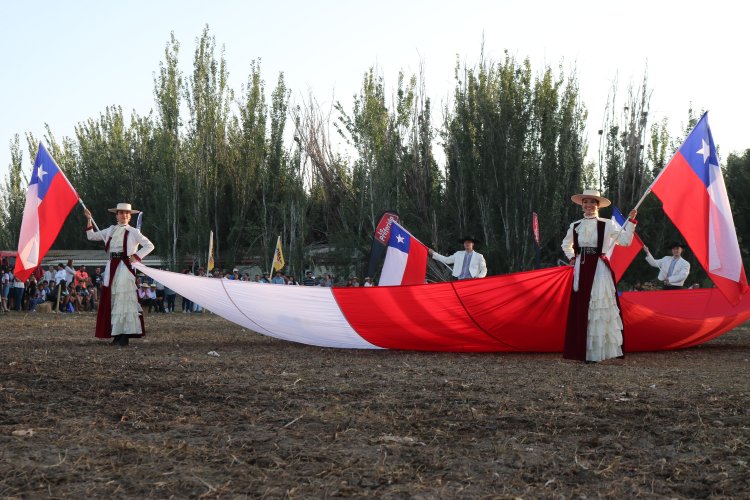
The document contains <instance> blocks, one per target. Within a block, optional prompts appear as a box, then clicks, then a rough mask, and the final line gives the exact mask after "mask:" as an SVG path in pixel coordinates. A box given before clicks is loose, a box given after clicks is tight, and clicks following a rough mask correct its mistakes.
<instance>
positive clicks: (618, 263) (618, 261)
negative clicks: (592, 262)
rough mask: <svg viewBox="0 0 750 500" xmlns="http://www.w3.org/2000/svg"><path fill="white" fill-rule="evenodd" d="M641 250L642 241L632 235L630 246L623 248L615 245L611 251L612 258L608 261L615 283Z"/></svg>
mask: <svg viewBox="0 0 750 500" xmlns="http://www.w3.org/2000/svg"><path fill="white" fill-rule="evenodd" d="M642 248H643V241H641V239H640V238H639V237H638V235H637V234H635V235H633V241H632V242H631V243H630V246H627V247H624V246H621V245H616V246H615V249H614V250H613V251H612V257H610V259H609V265H610V267H611V268H612V271H613V272H614V273H615V281H616V282H619V281H620V278H622V275H623V274H625V271H626V270H627V269H628V267H630V263H631V262H633V259H635V258H636V256H638V252H640V251H641V249H642Z"/></svg>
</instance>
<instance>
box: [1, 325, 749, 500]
mask: <svg viewBox="0 0 750 500" xmlns="http://www.w3.org/2000/svg"><path fill="white" fill-rule="evenodd" d="M186 316H187V315H182V314H175V315H171V316H164V315H158V316H157V315H152V316H149V317H148V318H147V327H149V328H150V334H149V335H148V336H147V337H146V338H145V339H143V340H141V341H134V342H132V343H131V347H130V348H126V349H121V348H115V347H111V346H109V345H107V344H105V343H101V342H98V341H96V340H94V338H93V333H92V332H93V325H94V318H93V316H91V315H82V316H68V315H65V316H59V315H45V314H37V315H10V316H4V317H0V331H1V333H0V497H14V496H15V497H41V496H45V497H46V496H51V497H76V498H84V497H92V496H93V497H113V496H114V497H146V498H148V497H157V498H163V497H170V496H177V497H211V498H214V497H234V496H242V495H247V496H252V497H272V498H275V497H286V496H290V497H300V498H301V497H311V496H314V497H322V496H332V497H350V496H372V495H385V496H389V497H406V496H410V497H411V496H424V497H516V496H521V497H549V496H565V497H578V496H581V495H585V496H586V497H596V496H609V497H616V498H622V497H626V496H627V497H632V496H636V495H640V496H659V497H662V496H663V497H675V496H676V497H709V496H719V497H723V496H736V497H747V496H749V495H750V474H748V463H750V406H749V403H750V386H749V384H748V379H747V377H748V368H749V367H750V337H749V336H748V333H750V332H749V331H748V330H749V328H748V326H747V325H746V326H745V327H743V328H738V329H737V330H735V331H733V332H731V333H730V334H727V335H725V336H724V337H722V338H719V339H717V340H715V341H713V342H711V343H710V344H707V345H705V346H703V347H700V348H695V349H691V350H687V351H677V352H667V353H644V354H633V355H630V356H628V357H627V358H626V359H625V360H618V361H614V362H608V363H604V364H601V365H582V364H577V363H570V362H566V361H563V360H561V359H560V358H559V357H558V356H556V355H541V354H539V355H533V354H532V355H528V354H527V355H501V354H498V355H486V354H477V355H474V354H429V353H412V352H392V351H391V352H364V351H362V352H360V351H343V350H333V349H319V348H314V347H305V346H300V345H295V344H290V343H285V342H281V341H276V340H273V339H267V338H265V337H261V336H259V335H256V334H253V333H250V332H245V331H243V330H242V329H241V328H239V327H237V326H235V325H232V324H230V323H227V322H225V321H224V320H222V319H219V318H216V317H213V316H209V315H198V316H187V317H186ZM209 351H217V352H218V353H219V354H220V356H219V357H213V356H209V355H207V353H208V352H209Z"/></svg>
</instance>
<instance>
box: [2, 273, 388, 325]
mask: <svg viewBox="0 0 750 500" xmlns="http://www.w3.org/2000/svg"><path fill="white" fill-rule="evenodd" d="M182 272H183V273H184V274H196V275H197V276H204V277H210V278H223V279H226V280H236V281H251V282H255V283H267V284H275V285H295V286H319V287H334V286H347V287H358V286H364V287H369V286H374V283H373V280H372V279H371V278H369V277H366V278H364V281H363V282H362V284H360V282H359V278H357V277H356V276H352V277H350V278H348V279H346V280H344V279H337V278H336V277H334V276H332V275H330V274H328V273H324V274H322V275H321V276H319V277H315V276H314V275H313V273H312V271H307V272H306V273H305V277H304V278H303V279H302V281H301V282H300V281H297V279H296V278H295V277H294V276H292V275H288V274H284V273H282V272H281V271H277V272H276V273H274V275H273V277H271V275H270V274H269V273H265V274H263V275H260V274H256V275H255V276H254V277H251V276H250V274H248V273H240V271H239V270H238V269H237V268H235V269H232V271H227V270H219V269H216V270H214V271H213V272H210V273H208V272H206V270H205V269H204V268H202V267H201V268H198V271H197V273H192V272H191V271H190V269H184V270H183V271H182ZM0 277H1V281H0V292H1V294H2V305H1V306H0V313H7V312H8V311H12V310H13V311H29V312H37V310H39V309H41V308H47V309H49V310H51V311H55V312H62V313H78V314H82V313H84V312H95V311H96V310H97V306H98V303H99V296H100V292H101V285H102V280H103V276H102V267H96V268H95V269H94V271H93V272H92V273H89V272H88V270H87V269H86V266H84V265H81V266H78V267H77V268H76V267H74V266H73V261H72V260H69V261H68V262H67V263H65V264H63V263H62V262H61V263H59V264H57V265H50V266H49V267H48V269H47V270H46V271H43V270H42V269H41V268H40V269H38V270H37V271H36V272H35V273H34V274H32V275H31V276H30V277H29V278H28V279H27V280H26V281H20V280H17V279H16V278H15V276H14V275H13V271H12V269H11V266H10V265H9V264H8V263H7V261H6V262H3V265H2V266H0ZM136 286H137V287H138V291H137V293H138V302H139V303H140V304H141V307H142V308H143V310H144V312H146V311H147V312H149V313H152V312H157V313H173V312H175V304H176V298H177V293H176V292H175V291H174V290H171V289H169V288H168V287H165V286H164V285H163V284H161V283H158V282H156V281H154V280H152V279H150V278H148V277H147V276H142V275H138V276H136ZM42 304H49V306H43V307H40V306H41V305H42ZM181 310H182V312H183V313H193V312H202V310H203V309H202V307H201V306H200V305H199V304H196V303H193V302H192V301H190V300H189V299H186V298H185V297H182V303H181Z"/></svg>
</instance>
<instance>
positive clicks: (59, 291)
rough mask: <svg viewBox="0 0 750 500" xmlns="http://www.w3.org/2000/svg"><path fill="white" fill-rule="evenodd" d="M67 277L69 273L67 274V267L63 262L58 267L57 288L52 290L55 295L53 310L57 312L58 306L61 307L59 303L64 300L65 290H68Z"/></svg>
mask: <svg viewBox="0 0 750 500" xmlns="http://www.w3.org/2000/svg"><path fill="white" fill-rule="evenodd" d="M66 276H67V273H66V272H65V266H63V264H62V262H61V263H60V264H58V265H57V271H55V286H54V288H53V290H52V293H53V295H54V301H53V302H52V310H53V311H57V310H58V306H59V305H60V304H59V302H60V300H61V299H62V296H63V292H64V291H65V290H64V289H65V288H66V285H65V283H66V282H65V277H66Z"/></svg>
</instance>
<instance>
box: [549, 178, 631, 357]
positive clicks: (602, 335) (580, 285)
mask: <svg viewBox="0 0 750 500" xmlns="http://www.w3.org/2000/svg"><path fill="white" fill-rule="evenodd" d="M571 199H572V200H573V202H574V203H577V204H578V205H581V206H582V207H583V219H580V220H578V221H576V222H574V223H572V224H571V225H570V228H569V229H568V233H567V234H566V235H565V239H564V240H563V242H562V249H563V252H565V255H566V256H567V257H568V259H570V262H571V264H573V265H574V275H573V289H572V292H571V296H570V307H569V310H568V323H567V329H566V332H565V349H564V353H563V357H565V358H566V359H577V360H580V361H587V362H598V361H604V360H605V359H610V358H618V357H622V355H623V351H622V347H623V334H622V330H623V325H622V316H621V314H620V302H619V300H618V298H617V290H616V288H615V278H614V274H613V272H612V269H611V268H610V265H609V260H608V258H607V255H608V252H609V250H610V248H611V247H612V246H613V245H622V246H628V245H630V242H631V241H632V239H633V234H634V232H635V225H636V224H637V222H636V221H635V216H636V215H637V211H636V210H633V211H631V212H630V214H629V219H630V220H629V222H630V223H628V224H626V225H625V229H624V230H621V229H620V227H619V226H618V225H617V224H615V223H614V222H612V220H611V219H602V218H599V208H602V207H606V206H609V205H610V204H611V202H610V201H609V200H608V199H607V198H604V197H603V196H601V195H600V194H599V191H596V190H592V189H586V190H584V191H583V193H582V194H576V195H574V196H572V197H571Z"/></svg>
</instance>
